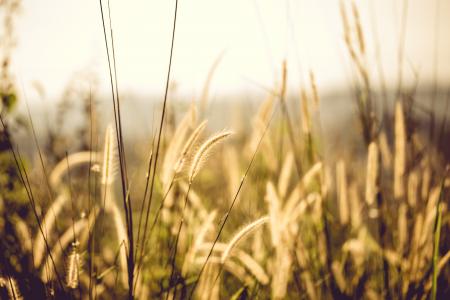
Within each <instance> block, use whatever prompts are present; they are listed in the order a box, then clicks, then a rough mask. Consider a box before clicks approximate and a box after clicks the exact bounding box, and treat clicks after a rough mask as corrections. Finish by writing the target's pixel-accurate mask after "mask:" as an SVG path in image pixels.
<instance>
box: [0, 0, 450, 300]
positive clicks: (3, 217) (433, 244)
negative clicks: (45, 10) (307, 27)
mask: <svg viewBox="0 0 450 300" xmlns="http://www.w3.org/2000/svg"><path fill="white" fill-rule="evenodd" d="M8 9H9V10H10V12H13V10H14V6H10V7H9V8H8ZM340 13H341V18H342V24H341V25H342V27H343V32H344V37H343V39H344V43H345V45H346V48H347V53H346V54H347V55H348V57H349V58H350V60H351V62H352V63H351V68H352V74H353V77H352V83H351V86H352V95H351V96H348V97H349V101H351V103H352V110H351V113H348V112H346V115H350V116H351V118H350V120H345V122H344V120H341V119H342V116H341V115H339V113H338V112H336V117H335V119H336V120H337V121H336V122H333V123H332V124H334V125H333V127H334V128H330V126H324V122H325V120H324V119H323V115H322V114H323V113H324V112H325V113H326V114H327V120H326V121H327V122H329V120H330V118H332V119H333V118H334V117H333V112H331V113H330V111H329V110H328V111H327V107H330V106H327V103H324V102H323V99H322V98H321V94H322V92H321V91H320V89H319V87H318V85H317V80H318V78H316V75H315V73H314V70H311V71H310V72H308V74H307V76H306V80H305V82H303V83H302V86H301V89H300V91H299V92H296V91H291V90H289V89H288V84H287V82H288V80H289V74H290V70H289V69H288V68H287V64H286V62H280V63H279V73H280V76H279V78H278V79H277V80H275V82H274V84H273V86H272V87H270V88H267V90H266V95H265V98H261V99H251V100H252V103H257V109H256V110H254V112H253V111H252V110H251V109H248V108H246V109H243V108H242V107H245V106H240V107H241V108H229V109H228V110H227V112H226V113H227V114H232V115H235V116H236V117H234V118H233V117H229V116H228V117H229V118H228V119H233V120H235V121H234V123H232V124H230V125H229V126H227V127H226V128H219V129H217V127H218V125H217V124H221V122H220V121H218V120H215V119H214V118H219V116H220V112H219V113H218V114H217V113H216V114H214V118H213V119H211V116H213V114H211V113H210V109H208V107H210V102H209V100H210V99H209V94H208V91H209V83H210V79H211V78H212V77H213V75H214V70H215V68H216V67H217V66H216V65H213V66H212V70H211V72H210V73H209V75H208V79H207V80H206V84H205V87H204V89H203V92H202V93H201V95H200V96H199V97H197V98H195V99H194V100H193V101H189V100H187V99H186V100H184V101H180V100H173V98H172V96H171V91H172V90H171V86H170V72H171V67H172V66H171V63H172V51H176V47H174V41H175V40H176V26H177V23H176V16H177V8H175V15H174V20H173V36H172V48H171V53H170V61H168V72H167V83H166V88H165V95H164V98H163V101H162V102H161V103H160V106H159V107H158V109H157V112H153V115H152V116H149V117H148V119H152V120H153V121H152V123H153V126H154V127H153V128H152V130H151V132H150V133H147V132H145V134H143V133H142V132H139V129H136V128H135V127H132V126H131V127H130V128H134V129H133V130H124V129H123V128H125V127H127V126H128V127H129V124H133V123H136V122H137V121H138V120H137V119H138V117H137V115H133V114H132V113H127V112H129V111H128V110H127V109H124V107H123V105H126V103H125V104H124V102H122V101H121V99H120V91H119V89H118V84H117V75H119V76H120V74H117V73H116V68H115V53H114V44H113V33H112V31H111V32H109V31H108V30H106V28H107V26H105V24H108V22H109V21H108V17H107V16H108V12H104V11H101V16H102V19H103V25H104V26H105V27H104V28H105V31H104V35H105V42H106V50H105V51H107V55H108V56H107V57H108V62H109V67H110V69H109V71H110V79H111V96H110V97H109V99H108V102H107V105H106V106H108V105H109V108H110V110H112V113H109V112H105V111H103V110H104V109H105V108H104V107H105V104H104V103H99V100H98V99H97V98H96V95H93V94H92V93H91V91H90V90H89V89H86V88H84V89H82V90H81V88H80V86H77V85H75V86H72V87H69V88H68V89H67V92H66V94H65V95H64V96H63V97H62V99H63V100H62V101H61V102H59V103H58V104H56V105H55V107H54V108H53V111H54V116H53V117H49V116H46V117H44V118H43V117H42V116H37V115H34V114H33V111H32V110H30V108H29V107H28V104H27V105H26V106H25V107H26V108H25V112H24V113H23V114H18V113H16V111H15V109H14V107H15V103H16V102H17V101H23V100H22V99H16V90H15V89H16V86H17V85H16V84H14V82H13V80H12V79H11V78H12V77H11V76H10V74H9V73H8V63H7V62H8V56H5V57H6V58H5V59H4V61H5V62H6V64H5V63H4V64H3V67H2V74H3V75H2V79H1V80H2V84H1V85H0V95H1V99H2V102H1V103H0V105H1V106H0V117H1V124H2V125H1V126H0V298H1V299H127V298H128V299H448V298H449V297H450V289H449V286H450V268H449V263H448V262H449V260H450V247H449V246H450V236H449V235H448V229H449V225H450V223H449V220H450V219H449V211H448V203H449V200H448V191H449V188H450V177H449V175H450V174H449V167H448V163H449V161H448V160H449V157H448V145H447V139H448V136H449V135H448V130H447V103H448V100H449V99H448V95H443V92H442V91H443V90H444V89H445V88H446V87H443V88H442V87H439V88H438V87H437V86H434V87H433V88H432V89H431V92H430V93H425V94H423V93H422V94H419V93H417V90H416V85H414V84H413V85H409V84H408V85H407V84H405V83H404V82H403V81H402V74H401V72H400V74H399V80H398V82H397V83H396V84H395V86H396V88H394V89H387V88H386V85H385V84H382V85H380V86H379V87H378V86H377V87H376V88H374V87H373V81H375V80H376V81H378V80H381V82H383V80H384V79H383V77H382V76H381V79H380V78H379V77H378V76H379V75H378V74H382V72H379V70H378V71H377V72H375V71H373V70H370V69H369V67H368V64H367V59H368V58H367V55H368V54H367V49H366V47H367V46H366V43H365V36H364V29H363V28H362V26H361V22H360V19H359V18H360V17H359V11H358V7H357V5H356V3H355V2H345V1H342V2H341V12H340ZM400 43H401V42H400ZM399 59H402V60H403V59H404V58H402V57H401V55H400V56H399ZM375 74H376V75H375ZM375 76H377V78H376V79H375V78H374V77H375ZM68 99H79V100H78V104H79V103H82V104H81V105H78V106H77V107H72V106H71V105H70V101H69V100H68ZM327 101H333V95H328V96H327ZM211 107H213V106H212V105H211ZM236 107H237V106H236ZM240 109H242V111H239V110H240ZM341 110H342V108H341ZM149 114H150V112H149ZM223 114H225V112H223ZM74 115H76V116H77V117H76V120H77V121H73V122H68V121H67V120H70V119H71V118H73V116H74ZM109 115H111V116H112V117H111V118H109V117H107V116H109ZM330 115H331V116H332V117H330ZM43 119H44V121H42V120H43ZM36 120H40V121H39V122H43V123H44V122H47V124H44V125H43V124H41V123H39V124H35V123H34V122H36ZM212 124H213V125H212ZM63 128H66V129H67V128H69V129H71V130H69V131H65V130H63ZM24 136H25V137H24ZM19 137H20V138H19ZM24 144H25V145H26V146H24Z"/></svg>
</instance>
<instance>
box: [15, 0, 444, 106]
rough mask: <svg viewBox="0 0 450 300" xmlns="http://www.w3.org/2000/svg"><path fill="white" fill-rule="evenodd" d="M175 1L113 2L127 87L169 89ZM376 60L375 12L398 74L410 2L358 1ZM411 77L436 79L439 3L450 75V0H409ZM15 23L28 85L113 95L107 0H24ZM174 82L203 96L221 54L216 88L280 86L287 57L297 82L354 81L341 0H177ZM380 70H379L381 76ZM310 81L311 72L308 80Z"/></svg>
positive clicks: (51, 92) (385, 51)
mask: <svg viewBox="0 0 450 300" xmlns="http://www.w3.org/2000/svg"><path fill="white" fill-rule="evenodd" d="M174 3H175V2H174V0H130V1H124V0H111V9H112V22H113V29H114V39H115V46H116V58H117V71H118V77H119V88H120V91H121V92H123V93H132V94H139V95H143V96H145V95H150V94H162V93H163V90H164V83H165V77H166V72H167V63H168V55H169V46H170V38H171V28H172V17H173V10H174ZM357 3H358V6H359V7H360V14H361V19H362V22H363V27H364V31H365V34H366V38H367V44H368V48H369V49H370V52H369V54H370V56H371V57H372V58H373V56H374V52H373V43H372V35H371V32H372V23H371V21H370V20H371V18H372V17H374V18H375V22H376V24H377V28H378V32H379V35H380V36H379V38H380V43H381V57H382V60H383V66H384V68H385V72H386V74H387V75H386V76H387V79H388V82H389V83H394V82H395V80H396V74H397V66H398V64H397V56H396V55H397V54H396V53H397V47H398V37H399V28H400V16H401V9H402V4H403V3H404V1H403V0H376V1H375V0H372V1H357ZM408 3H409V6H408V18H407V34H406V37H407V39H406V44H405V46H406V57H407V59H408V61H409V62H408V63H406V66H405V74H406V76H407V77H409V78H411V72H410V70H411V68H410V67H411V66H412V67H413V68H414V69H416V70H417V71H418V73H419V76H420V80H421V81H423V82H426V81H431V80H432V78H433V59H434V57H435V56H434V53H435V43H434V32H435V16H436V13H435V12H436V8H435V5H436V3H439V10H438V12H439V14H438V17H439V19H438V25H439V26H438V34H439V36H438V43H437V49H438V50H437V53H438V56H437V61H438V81H439V82H440V83H441V84H448V82H449V79H450V55H449V54H450V39H449V38H448V35H449V29H448V28H450V1H448V0H410V1H408ZM22 6H23V8H22V13H21V15H20V16H19V19H18V20H17V35H18V45H17V48H16V50H15V52H14V57H13V65H12V71H13V73H14V74H15V76H16V78H18V79H20V80H21V81H22V82H23V84H24V86H25V88H26V89H27V90H30V91H29V92H28V93H29V94H31V96H30V97H31V98H32V91H31V90H32V88H31V87H32V83H33V82H34V81H38V82H40V84H42V86H43V87H44V88H45V90H46V94H47V95H48V96H49V97H50V98H52V97H57V96H59V95H61V93H62V91H63V89H64V87H65V85H66V84H67V83H68V82H69V80H70V78H71V77H72V76H73V75H74V73H77V72H78V73H79V72H84V71H88V72H91V73H93V74H95V76H97V78H98V82H99V90H100V92H104V93H108V92H109V77H108V69H107V60H106V54H105V45H104V40H103V39H104V37H103V31H102V30H103V29H102V27H101V26H102V25H101V17H100V9H99V2H98V1H94V0H77V1H73V0H70V1H69V0H39V1H36V0H23V5H22ZM175 39H176V40H175V50H174V59H173V73H172V77H171V78H172V80H175V81H176V83H177V86H178V90H177V91H178V93H179V94H181V95H199V94H200V92H201V89H202V86H203V83H204V81H205V77H206V76H207V73H208V70H209V68H210V67H211V65H212V64H213V62H214V61H215V59H216V58H217V57H218V56H219V55H220V54H221V53H223V58H222V60H221V62H220V64H219V67H218V69H217V71H216V74H215V77H214V79H213V82H212V86H211V91H212V92H213V93H216V94H217V93H223V92H225V93H234V92H240V91H246V92H248V91H258V90H260V86H264V87H273V85H274V83H275V79H276V78H279V70H280V66H281V62H282V61H283V59H285V58H286V59H287V61H288V72H289V73H288V76H289V84H290V86H291V88H292V89H294V88H298V86H299V82H300V80H301V77H302V76H303V77H305V76H306V75H307V74H308V71H309V70H313V71H314V72H315V74H316V79H317V81H318V84H319V87H320V88H321V89H325V90H326V89H330V88H334V87H340V86H342V85H344V84H345V85H346V86H348V85H349V79H348V78H349V64H348V61H347V53H346V51H345V47H344V43H343V40H342V26H341V20H340V14H339V1H337V0H179V11H178V23H177V32H176V38H175ZM374 77H377V76H374ZM305 78H306V77H305Z"/></svg>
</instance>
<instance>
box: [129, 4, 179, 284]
mask: <svg viewBox="0 0 450 300" xmlns="http://www.w3.org/2000/svg"><path fill="white" fill-rule="evenodd" d="M177 13H178V0H175V11H174V17H173V28H172V41H171V45H170V55H169V66H168V69H167V78H166V87H165V92H164V101H163V108H162V113H161V122H160V125H159V133H158V140H157V143H156V152H155V160H154V163H153V173H152V179H151V184H150V195H149V200H148V203H147V209H146V212H145V214H146V215H145V224H144V232H143V236H142V239H141V241H142V247H141V251H140V252H141V253H140V257H141V259H140V262H139V264H142V256H143V255H144V249H145V248H146V245H147V239H146V238H147V225H148V221H149V218H150V208H151V204H152V200H153V191H154V188H153V187H154V184H155V176H156V167H157V164H158V158H159V150H160V145H161V136H162V131H163V126H164V119H165V115H166V107H167V96H168V93H169V80H170V71H171V68H172V57H173V49H174V43H175V30H176V24H177ZM143 201H146V199H145V198H144V199H143ZM137 280H138V277H136V281H137Z"/></svg>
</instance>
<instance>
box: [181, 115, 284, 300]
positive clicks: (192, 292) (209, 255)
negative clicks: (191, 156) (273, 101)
mask: <svg viewBox="0 0 450 300" xmlns="http://www.w3.org/2000/svg"><path fill="white" fill-rule="evenodd" d="M275 113H276V109H274V111H273V113H272V116H271V117H270V119H269V121H268V122H267V124H266V127H265V128H264V131H263V132H262V134H261V137H260V139H259V141H258V144H257V145H256V149H255V151H254V152H253V155H252V158H251V159H250V162H249V164H248V166H247V169H246V170H245V173H244V176H242V179H241V182H240V183H239V187H238V189H237V191H236V194H235V195H234V197H233V201H231V205H230V207H229V208H228V210H227V212H226V213H225V216H224V219H223V222H222V224H221V225H220V228H219V232H218V233H217V235H216V238H215V239H214V242H213V244H212V246H211V249H210V250H209V253H208V256H207V257H206V260H205V263H204V264H203V265H202V268H201V269H200V272H199V274H198V276H197V280H196V281H195V282H194V285H193V287H192V290H191V293H190V294H189V299H191V298H192V296H193V295H194V292H195V289H196V288H197V284H198V281H199V279H200V278H201V276H202V274H203V272H204V270H205V268H206V265H207V263H208V261H209V259H210V258H211V255H212V253H213V251H214V247H215V246H216V244H217V242H218V241H219V238H220V236H221V234H222V231H223V228H224V227H225V224H226V222H227V220H228V217H229V216H230V213H231V211H232V210H233V207H234V204H235V203H236V200H237V199H238V196H239V194H240V192H241V190H242V187H243V186H244V183H245V179H246V178H247V175H248V174H249V172H250V169H251V167H252V165H253V162H254V161H255V158H256V154H257V153H258V149H259V148H260V146H261V144H262V141H263V139H264V136H265V135H266V132H267V131H268V129H269V127H270V124H271V123H272V120H273V118H274V116H275Z"/></svg>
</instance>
